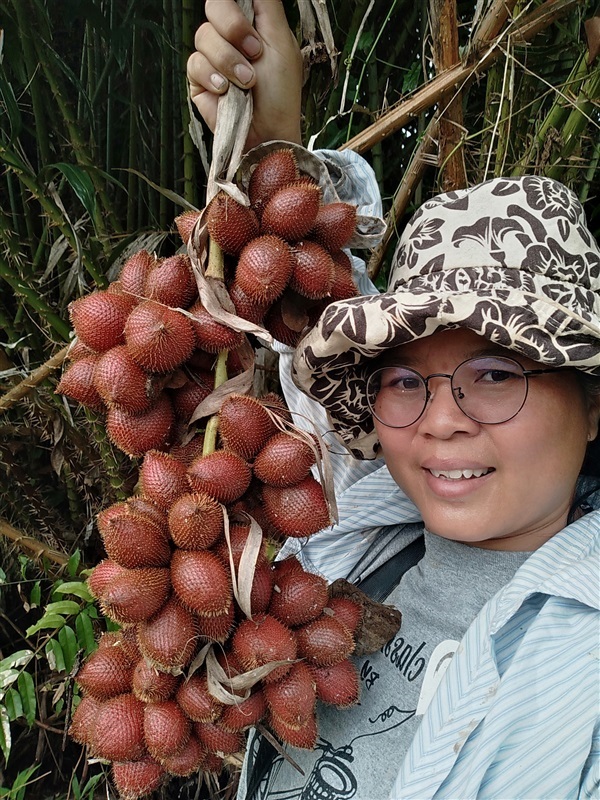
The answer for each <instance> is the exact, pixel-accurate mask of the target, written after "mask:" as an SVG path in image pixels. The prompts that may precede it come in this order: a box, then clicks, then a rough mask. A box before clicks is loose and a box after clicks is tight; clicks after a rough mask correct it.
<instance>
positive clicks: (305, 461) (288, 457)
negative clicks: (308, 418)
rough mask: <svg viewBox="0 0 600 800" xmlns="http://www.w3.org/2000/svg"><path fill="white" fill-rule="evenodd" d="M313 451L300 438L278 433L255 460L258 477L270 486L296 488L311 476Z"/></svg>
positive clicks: (313, 459)
mask: <svg viewBox="0 0 600 800" xmlns="http://www.w3.org/2000/svg"><path fill="white" fill-rule="evenodd" d="M314 463H315V453H314V451H313V449H312V448H311V447H310V446H309V445H308V444H307V443H306V442H305V441H302V439H300V438H299V437H298V436H292V435H291V434H289V433H283V432H282V433H276V434H275V435H274V436H271V438H270V439H269V441H268V442H267V443H266V444H265V446H264V447H263V448H262V449H261V450H260V452H259V453H258V455H257V456H256V458H255V459H254V464H253V467H252V469H253V471H254V474H255V475H256V477H257V478H258V479H259V480H260V481H262V482H263V483H267V484H268V485H269V486H280V487H282V486H294V485H295V484H297V483H299V482H300V481H301V480H303V479H304V478H306V477H307V476H308V475H309V474H310V468H311V467H312V465H313V464H314Z"/></svg>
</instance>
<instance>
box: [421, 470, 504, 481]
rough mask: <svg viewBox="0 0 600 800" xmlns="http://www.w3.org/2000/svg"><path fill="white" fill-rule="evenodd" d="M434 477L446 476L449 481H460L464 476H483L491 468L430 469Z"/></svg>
mask: <svg viewBox="0 0 600 800" xmlns="http://www.w3.org/2000/svg"><path fill="white" fill-rule="evenodd" d="M429 471H430V472H431V474H432V475H433V477H434V478H446V480H449V481H459V480H461V479H463V478H481V477H482V475H487V473H488V472H489V471H490V470H489V469H449V470H441V469H430V470H429Z"/></svg>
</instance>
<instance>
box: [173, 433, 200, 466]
mask: <svg viewBox="0 0 600 800" xmlns="http://www.w3.org/2000/svg"><path fill="white" fill-rule="evenodd" d="M203 449H204V434H203V433H198V434H196V436H193V437H192V438H191V439H190V440H189V441H188V442H185V444H175V445H173V446H172V447H171V448H170V449H169V453H170V455H172V456H173V458H176V459H177V460H178V461H181V463H182V464H185V465H186V467H189V466H190V464H191V463H192V461H194V459H196V458H198V456H200V455H202V451H203Z"/></svg>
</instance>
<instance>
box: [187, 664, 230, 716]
mask: <svg viewBox="0 0 600 800" xmlns="http://www.w3.org/2000/svg"><path fill="white" fill-rule="evenodd" d="M175 699H176V701H177V703H178V704H179V706H180V708H181V709H182V710H183V712H184V713H185V714H187V716H188V717H189V718H190V719H191V720H193V721H194V722H216V720H218V719H219V717H220V716H221V714H222V712H223V709H224V706H223V703H221V702H220V700H217V698H216V697H213V696H212V694H210V692H209V691H208V682H207V680H206V675H205V674H202V675H199V674H196V673H194V675H190V677H189V678H187V679H186V680H184V681H183V682H182V683H181V684H180V686H179V688H178V689H177V693H176V695H175Z"/></svg>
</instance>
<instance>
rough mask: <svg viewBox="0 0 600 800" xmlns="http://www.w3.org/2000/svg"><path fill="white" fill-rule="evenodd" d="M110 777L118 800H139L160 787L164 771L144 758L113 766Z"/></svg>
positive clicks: (152, 760)
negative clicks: (115, 788) (116, 791)
mask: <svg viewBox="0 0 600 800" xmlns="http://www.w3.org/2000/svg"><path fill="white" fill-rule="evenodd" d="M112 776H113V781H114V783H115V786H116V787H117V790H118V792H119V798H120V800H139V798H142V797H147V796H148V795H149V794H150V793H151V792H153V791H155V790H156V789H158V788H159V787H160V785H161V783H162V781H163V778H164V777H165V769H164V767H162V766H161V765H160V764H158V763H157V762H156V761H155V760H154V759H153V758H150V757H149V756H146V757H145V758H142V759H140V760H139V761H125V762H122V763H116V764H113V765H112Z"/></svg>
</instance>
